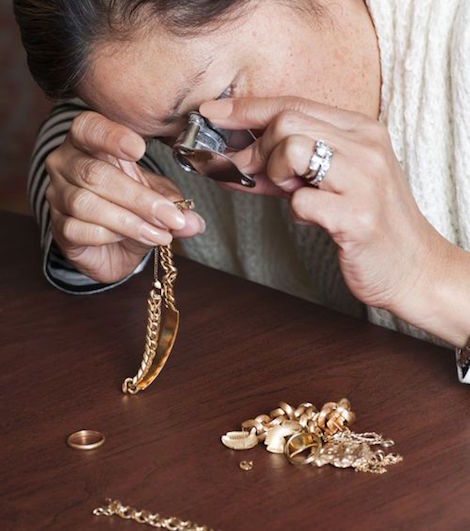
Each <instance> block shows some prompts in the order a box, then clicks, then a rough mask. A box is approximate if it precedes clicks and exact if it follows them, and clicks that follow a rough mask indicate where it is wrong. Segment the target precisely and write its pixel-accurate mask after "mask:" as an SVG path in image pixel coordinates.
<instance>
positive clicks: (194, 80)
mask: <svg viewBox="0 0 470 531" xmlns="http://www.w3.org/2000/svg"><path fill="white" fill-rule="evenodd" d="M213 61H214V58H213V57H211V58H210V59H209V60H208V61H207V62H206V64H205V65H204V66H203V67H202V68H201V69H200V70H198V71H197V72H196V73H195V74H193V75H192V76H191V77H190V78H189V79H188V82H187V85H186V86H185V87H184V88H183V89H181V90H179V91H178V92H177V94H176V100H175V103H174V104H173V106H172V107H171V109H170V112H169V114H168V115H167V116H166V117H165V118H163V119H162V120H159V121H158V123H159V124H161V125H170V124H173V123H174V122H176V121H177V120H178V119H179V118H181V116H182V115H181V112H180V107H181V105H182V103H183V101H184V100H185V99H186V98H187V96H188V94H189V93H190V92H191V91H192V90H193V89H194V88H195V87H197V86H198V85H199V83H200V82H201V81H202V78H203V77H204V75H205V74H206V72H207V70H208V68H209V66H210V65H211V64H212V63H213Z"/></svg>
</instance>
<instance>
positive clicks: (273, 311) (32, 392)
mask: <svg viewBox="0 0 470 531" xmlns="http://www.w3.org/2000/svg"><path fill="white" fill-rule="evenodd" d="M0 242H1V250H2V251H1V256H2V258H1V263H0V338H1V347H0V349H1V370H0V375H1V376H0V389H1V391H2V399H1V402H0V404H1V416H0V418H1V440H2V442H1V449H2V451H1V454H2V458H3V459H2V461H3V462H2V466H1V472H0V474H1V478H0V479H1V481H0V485H1V486H0V489H1V503H2V508H1V513H0V520H2V519H3V521H4V522H6V526H5V524H2V526H1V528H2V529H14V530H18V529H34V530H36V529H57V530H75V529H78V530H85V529H86V530H88V529H103V530H105V529H128V530H132V529H135V530H138V529H142V528H141V527H138V524H136V523H133V522H127V521H124V520H119V519H116V517H114V518H105V517H100V518H98V517H95V516H93V515H92V509H93V508H94V507H97V506H99V505H100V504H102V502H103V501H104V499H105V498H106V497H112V498H118V499H120V500H122V501H123V502H124V503H126V504H130V505H134V506H137V507H139V508H146V509H150V510H152V511H154V512H157V511H158V512H160V513H161V514H163V515H168V516H170V515H177V516H180V517H183V518H188V519H190V520H192V521H194V522H198V523H201V524H207V525H209V526H212V527H213V528H215V529H220V530H224V531H229V530H256V529H260V530H304V529H305V530H314V529H330V530H338V529H366V530H368V529H381V528H383V529H426V530H429V529H445V530H449V529H465V528H466V529H469V528H470V527H469V526H470V508H469V504H470V502H469V494H470V447H469V441H470V407H469V406H470V388H469V387H467V386H464V385H462V384H459V383H458V381H457V376H456V370H455V365H454V360H453V354H452V352H450V351H448V350H444V349H441V348H438V347H434V346H431V345H429V344H426V343H423V342H420V341H416V340H414V339H410V338H408V337H405V336H402V335H399V334H396V333H393V332H390V331H387V330H384V329H381V328H378V327H375V326H372V325H370V324H368V323H366V322H362V321H358V320H354V319H350V318H348V317H345V316H342V315H340V314H338V313H334V312H332V311H328V310H326V309H324V308H321V307H318V306H315V305H312V304H309V303H307V302H304V301H301V300H298V299H296V298H293V297H289V296H287V295H284V294H282V293H279V292H276V291H274V290H271V289H267V288H264V287H261V286H258V285H255V284H253V283H250V282H247V281H244V280H240V279H237V278H234V277H232V276H228V275H226V274H223V273H220V272H217V271H214V270H211V269H208V268H206V267H202V266H200V265H197V264H195V263H193V262H189V261H186V260H178V266H179V270H180V276H179V279H178V284H177V297H178V304H179V307H180V309H181V313H182V323H181V329H180V335H179V337H178V341H177V345H176V348H175V351H174V352H173V354H172V356H171V358H170V360H169V362H168V364H167V366H166V367H165V370H164V372H163V373H162V374H161V376H160V377H159V378H158V380H157V381H156V382H155V383H154V384H153V385H152V387H151V388H149V389H148V390H147V391H145V392H144V393H141V394H139V395H137V396H135V397H129V396H124V395H123V394H122V393H121V391H120V385H121V381H122V379H123V378H124V377H126V376H132V375H133V374H134V373H135V371H136V368H137V366H138V364H139V362H140V358H141V350H142V345H143V339H144V332H145V312H146V297H147V292H148V288H149V285H150V280H151V271H150V268H148V269H147V271H146V272H145V273H144V274H142V275H140V276H138V277H137V278H134V279H132V280H131V281H130V282H128V283H127V284H126V285H123V286H121V287H119V288H117V289H115V290H112V291H110V292H107V293H103V294H99V295H92V296H71V295H66V294H64V293H61V292H59V291H57V290H56V289H54V288H53V287H51V286H49V285H48V284H47V283H46V281H45V280H44V278H43V276H42V273H41V267H40V252H39V249H38V235H37V231H36V228H35V226H34V223H33V221H32V220H31V219H29V218H27V217H22V216H18V215H13V214H6V213H2V214H0ZM342 396H347V397H349V398H350V399H351V402H352V405H353V408H354V410H355V411H356V413H357V416H358V420H357V422H356V425H355V428H356V430H358V431H365V430H376V431H379V432H383V433H384V434H385V435H386V436H388V437H391V438H393V439H395V440H396V442H397V447H396V449H397V451H399V452H401V453H402V454H403V456H404V462H403V463H401V464H398V465H395V466H393V467H391V468H390V469H389V472H388V473H387V474H384V475H382V476H376V475H372V474H362V473H355V472H354V471H352V470H338V469H334V468H332V467H329V466H328V467H324V468H321V469H317V468H311V467H306V468H296V467H294V466H292V465H290V464H288V463H287V462H286V460H285V459H284V457H283V456H282V455H274V454H269V453H268V452H266V451H265V450H264V447H262V446H258V447H257V448H255V449H253V450H251V451H249V452H247V453H245V452H242V453H237V452H234V451H230V450H228V449H226V448H225V447H224V446H222V444H221V443H220V435H221V434H223V433H225V432H226V431H229V430H231V429H238V427H239V425H240V423H241V421H243V420H245V419H247V418H250V417H253V416H255V415H257V414H259V413H262V412H268V411H269V410H270V409H272V408H273V407H275V406H276V405H277V403H278V402H279V401H280V400H285V401H287V402H290V403H292V404H297V403H299V402H302V401H307V400H308V401H312V402H314V403H315V404H317V405H321V404H322V403H323V402H326V401H330V400H337V399H339V398H341V397H342ZM82 428H89V429H97V430H100V431H102V432H104V433H105V434H106V437H107V441H106V443H105V444H104V446H102V447H101V448H99V449H97V450H93V451H90V452H80V451H76V450H72V449H70V448H69V447H67V446H66V444H65V438H66V436H67V434H69V433H71V432H73V431H76V430H79V429H82ZM244 458H249V459H252V460H253V461H254V469H253V470H252V471H250V472H244V471H242V470H240V468H239V466H238V465H239V462H240V460H241V459H244Z"/></svg>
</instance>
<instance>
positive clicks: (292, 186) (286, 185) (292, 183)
mask: <svg viewBox="0 0 470 531" xmlns="http://www.w3.org/2000/svg"><path fill="white" fill-rule="evenodd" d="M277 186H279V188H282V190H285V191H286V192H293V191H294V190H296V189H297V188H299V181H298V180H297V179H287V180H286V181H284V182H282V183H279V184H278V185H277Z"/></svg>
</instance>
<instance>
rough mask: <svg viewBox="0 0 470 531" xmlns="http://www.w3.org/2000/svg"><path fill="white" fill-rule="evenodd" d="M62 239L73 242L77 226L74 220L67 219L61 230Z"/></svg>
mask: <svg viewBox="0 0 470 531" xmlns="http://www.w3.org/2000/svg"><path fill="white" fill-rule="evenodd" d="M60 232H61V233H62V237H63V238H64V239H65V240H67V241H68V242H73V241H74V240H75V237H76V224H75V221H74V220H73V219H72V218H66V219H65V220H64V221H63V223H62V227H61V229H60Z"/></svg>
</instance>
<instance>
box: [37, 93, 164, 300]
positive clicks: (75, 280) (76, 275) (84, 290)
mask: <svg viewBox="0 0 470 531" xmlns="http://www.w3.org/2000/svg"><path fill="white" fill-rule="evenodd" d="M86 110H89V109H88V108H87V107H86V106H85V104H84V103H83V102H82V101H80V100H78V99H74V100H68V101H65V102H59V103H58V104H57V105H56V106H55V107H54V108H53V110H52V112H51V113H50V114H49V116H48V117H47V119H46V120H45V121H44V123H43V124H42V125H41V127H40V129H39V133H38V137H37V140H36V145H35V147H34V151H33V154H32V157H31V164H30V171H29V175H28V186H27V194H28V199H29V205H30V209H31V212H32V213H33V215H34V217H35V219H36V221H37V222H38V224H39V229H40V238H41V247H42V250H43V263H42V268H43V272H44V275H45V277H46V279H47V280H48V281H49V282H50V283H51V284H52V285H53V286H55V287H56V288H58V289H59V290H61V291H64V292H66V293H71V294H75V295H80V294H81V295H86V294H91V293H99V292H102V291H105V290H108V289H111V288H114V287H116V286H118V285H120V284H122V283H124V282H126V280H128V279H129V278H130V277H132V276H133V275H135V274H137V273H140V272H141V271H142V270H143V269H144V267H145V264H146V263H147V261H148V259H149V257H150V254H151V253H150V252H149V253H147V255H146V256H145V257H144V258H143V259H142V261H141V263H140V264H139V265H138V266H137V268H136V269H135V270H134V271H133V272H132V273H131V274H130V275H128V276H127V277H125V278H123V279H122V280H120V281H119V282H114V283H112V284H103V283H99V282H96V281H95V280H93V279H92V278H90V277H88V276H86V275H84V274H83V273H81V272H80V271H78V270H77V269H76V268H75V267H74V266H73V265H72V264H70V263H69V262H68V261H67V258H66V257H65V256H64V255H63V253H62V252H61V250H60V248H59V246H58V245H57V243H56V242H55V241H54V239H53V237H52V232H51V222H50V214H49V204H48V202H47V200H46V196H45V193H46V189H47V186H48V184H49V182H50V178H49V175H48V174H47V170H46V167H45V161H46V158H47V156H48V155H49V153H51V152H52V151H54V150H55V149H56V148H58V147H59V146H60V145H61V144H62V143H63V141H64V140H65V137H66V136H67V133H68V131H69V129H70V127H71V125H72V121H73V119H74V118H75V117H76V116H77V115H78V114H80V113H81V112H83V111H86ZM140 164H141V165H142V166H144V167H145V168H147V169H149V170H151V171H153V172H157V173H159V172H160V171H159V167H158V164H157V163H156V161H155V160H153V159H152V158H151V157H150V156H149V154H148V153H147V154H146V155H145V156H144V157H143V159H142V160H141V161H140Z"/></svg>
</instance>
